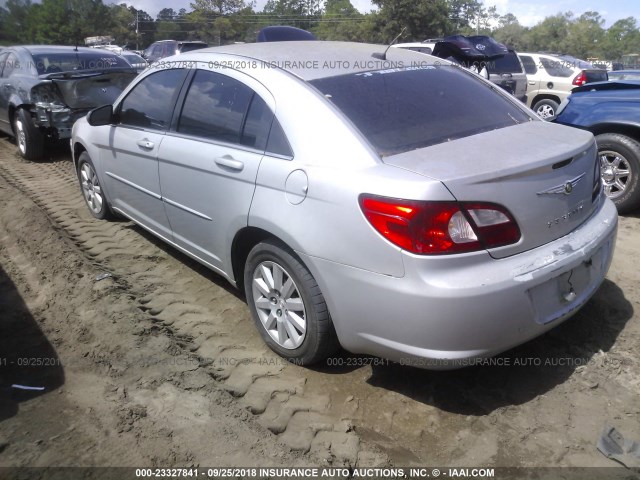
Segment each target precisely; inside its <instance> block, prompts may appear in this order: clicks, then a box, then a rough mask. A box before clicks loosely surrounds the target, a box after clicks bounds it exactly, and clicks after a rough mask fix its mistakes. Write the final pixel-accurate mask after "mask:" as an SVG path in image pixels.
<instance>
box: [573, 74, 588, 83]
mask: <svg viewBox="0 0 640 480" xmlns="http://www.w3.org/2000/svg"><path fill="white" fill-rule="evenodd" d="M572 83H573V85H578V86H580V85H584V84H585V83H587V74H586V73H585V72H584V70H583V71H582V72H580V73H579V74H578V75H577V76H576V78H574V79H573V82H572Z"/></svg>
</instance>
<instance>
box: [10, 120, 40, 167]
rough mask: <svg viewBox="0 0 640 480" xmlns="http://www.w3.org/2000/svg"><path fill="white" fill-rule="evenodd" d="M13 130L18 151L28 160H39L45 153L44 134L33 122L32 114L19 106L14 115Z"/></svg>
mask: <svg viewBox="0 0 640 480" xmlns="http://www.w3.org/2000/svg"><path fill="white" fill-rule="evenodd" d="M13 131H14V133H15V136H16V144H17V145H18V151H19V152H20V155H21V156H22V157H23V158H26V159H27V160H38V159H40V158H42V155H43V153H44V136H43V135H42V133H41V132H40V130H38V128H37V127H36V126H35V125H34V124H33V120H32V118H31V115H29V113H28V112H27V111H26V110H25V109H24V108H19V109H18V110H17V111H16V113H15V114H14V116H13Z"/></svg>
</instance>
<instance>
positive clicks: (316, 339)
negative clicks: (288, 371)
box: [244, 240, 338, 365]
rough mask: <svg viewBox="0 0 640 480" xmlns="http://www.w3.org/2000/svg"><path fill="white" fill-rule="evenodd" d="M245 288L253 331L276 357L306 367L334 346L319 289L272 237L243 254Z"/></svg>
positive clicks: (303, 269)
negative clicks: (255, 330)
mask: <svg viewBox="0 0 640 480" xmlns="http://www.w3.org/2000/svg"><path fill="white" fill-rule="evenodd" d="M244 286H245V292H246V296H247V304H248V305H249V309H250V310H251V314H252V316H253V320H254V322H255V323H256V326H257V328H258V331H259V332H260V335H261V336H262V339H263V340H264V341H265V343H266V344H267V345H269V347H270V348H271V349H272V350H273V351H274V352H276V353H277V354H278V355H280V356H282V357H284V358H286V359H287V360H290V361H293V362H295V363H296V364H299V365H310V364H312V363H316V362H318V361H320V360H323V359H324V358H326V357H328V356H329V355H330V354H331V353H333V352H335V351H336V350H337V348H338V341H337V338H336V334H335V331H334V329H333V324H332V323H331V318H330V316H329V311H328V309H327V304H326V303H325V300H324V297H323V295H322V292H321V291H320V288H319V287H318V284H317V283H316V281H315V279H314V278H313V276H312V275H311V273H310V272H309V270H308V269H307V268H306V267H305V266H304V265H303V264H302V263H301V262H300V261H299V260H298V259H297V258H296V257H295V256H294V255H293V254H292V252H291V251H290V250H289V249H288V248H287V247H286V246H285V245H283V244H281V243H280V242H276V241H273V240H267V241H264V242H262V243H259V244H258V245H256V246H255V247H254V248H253V249H252V250H251V252H250V253H249V256H248V257H247V263H246V265H245V271H244Z"/></svg>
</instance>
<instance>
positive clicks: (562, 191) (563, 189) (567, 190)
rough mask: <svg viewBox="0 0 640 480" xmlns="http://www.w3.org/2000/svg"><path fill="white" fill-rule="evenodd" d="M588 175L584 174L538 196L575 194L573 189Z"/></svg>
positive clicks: (539, 193)
mask: <svg viewBox="0 0 640 480" xmlns="http://www.w3.org/2000/svg"><path fill="white" fill-rule="evenodd" d="M585 175H586V174H585V173H583V174H582V175H579V176H577V177H576V178H574V179H572V180H569V181H568V182H566V183H563V184H562V185H557V186H555V187H551V188H550V189H549V190H543V191H542V192H538V193H537V194H538V195H571V192H573V187H575V186H576V185H577V184H578V183H579V182H580V180H582V177H584V176H585Z"/></svg>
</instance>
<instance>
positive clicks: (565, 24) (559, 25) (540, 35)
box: [529, 12, 573, 52]
mask: <svg viewBox="0 0 640 480" xmlns="http://www.w3.org/2000/svg"><path fill="white" fill-rule="evenodd" d="M571 17H573V14H572V13H571V12H567V13H559V14H557V15H554V16H551V17H547V18H545V19H544V20H543V21H542V22H540V23H538V24H537V25H536V26H534V27H532V28H531V30H530V34H529V39H530V49H531V50H536V51H552V52H566V51H567V41H566V39H567V36H568V33H569V23H570V22H571Z"/></svg>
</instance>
